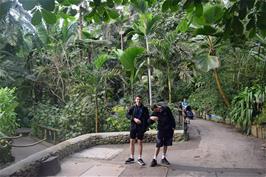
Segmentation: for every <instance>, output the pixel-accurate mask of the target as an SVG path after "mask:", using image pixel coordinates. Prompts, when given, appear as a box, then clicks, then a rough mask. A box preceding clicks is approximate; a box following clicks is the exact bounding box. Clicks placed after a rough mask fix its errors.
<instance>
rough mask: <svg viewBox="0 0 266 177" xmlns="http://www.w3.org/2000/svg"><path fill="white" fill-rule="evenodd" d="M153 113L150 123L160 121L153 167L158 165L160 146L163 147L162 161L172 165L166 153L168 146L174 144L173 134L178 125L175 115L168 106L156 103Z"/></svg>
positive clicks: (152, 162)
mask: <svg viewBox="0 0 266 177" xmlns="http://www.w3.org/2000/svg"><path fill="white" fill-rule="evenodd" d="M152 111H153V112H152V114H151V117H150V120H149V123H150V124H152V123H154V122H155V121H158V124H157V130H158V132H157V138H156V148H155V152H154V156H153V159H152V161H151V165H150V166H151V167H154V166H156V165H157V156H158V154H159V152H160V148H161V147H163V154H162V159H161V163H162V164H165V165H170V163H169V162H168V160H167V159H166V153H167V149H168V146H172V142H173V134H174V130H175V127H176V123H175V119H174V116H173V114H172V112H171V110H170V108H169V107H168V106H161V105H159V104H155V105H153V106H152Z"/></svg>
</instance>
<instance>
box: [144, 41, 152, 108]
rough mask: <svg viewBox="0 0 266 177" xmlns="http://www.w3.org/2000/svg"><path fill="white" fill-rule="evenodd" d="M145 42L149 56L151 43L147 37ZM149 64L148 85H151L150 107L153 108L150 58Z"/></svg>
mask: <svg viewBox="0 0 266 177" xmlns="http://www.w3.org/2000/svg"><path fill="white" fill-rule="evenodd" d="M145 42H146V50H147V54H148V55H149V52H150V50H149V43H148V37H147V36H145ZM147 64H148V84H149V102H150V106H152V90H151V63H150V57H149V56H148V58H147Z"/></svg>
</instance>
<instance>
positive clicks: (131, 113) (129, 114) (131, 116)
mask: <svg viewBox="0 0 266 177" xmlns="http://www.w3.org/2000/svg"><path fill="white" fill-rule="evenodd" d="M133 110H134V107H131V108H130V109H129V110H128V112H127V114H126V117H127V118H128V119H130V120H131V119H133Z"/></svg>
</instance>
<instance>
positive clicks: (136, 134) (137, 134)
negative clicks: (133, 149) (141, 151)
mask: <svg viewBox="0 0 266 177" xmlns="http://www.w3.org/2000/svg"><path fill="white" fill-rule="evenodd" d="M144 133H145V131H143V130H141V129H137V128H131V129H130V135H129V136H130V139H136V138H137V139H139V140H143V137H144Z"/></svg>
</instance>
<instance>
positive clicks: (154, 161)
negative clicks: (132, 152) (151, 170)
mask: <svg viewBox="0 0 266 177" xmlns="http://www.w3.org/2000/svg"><path fill="white" fill-rule="evenodd" d="M156 165H157V160H156V159H152V161H151V167H155V166H156Z"/></svg>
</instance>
